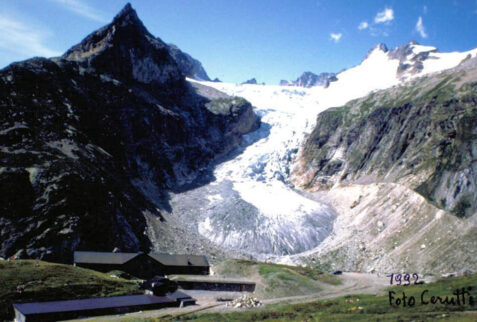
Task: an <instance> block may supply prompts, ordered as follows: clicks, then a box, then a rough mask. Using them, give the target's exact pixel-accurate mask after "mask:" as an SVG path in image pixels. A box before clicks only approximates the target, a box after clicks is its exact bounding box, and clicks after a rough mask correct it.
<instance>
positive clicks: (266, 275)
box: [213, 259, 341, 299]
mask: <svg viewBox="0 0 477 322" xmlns="http://www.w3.org/2000/svg"><path fill="white" fill-rule="evenodd" d="M213 270H214V273H215V275H217V276H219V277H229V278H246V279H248V280H253V281H255V282H256V288H255V293H256V295H257V296H258V297H259V298H261V299H266V298H277V297H286V296H297V295H307V294H314V293H317V292H319V291H322V290H323V289H326V288H329V287H333V285H339V284H341V280H340V279H339V278H338V277H336V276H335V275H331V274H328V273H324V272H321V271H319V270H316V269H310V268H306V267H300V266H287V265H279V264H271V263H263V262H255V261H249V260H237V259H230V260H226V261H223V262H221V263H220V264H218V265H217V266H215V267H213Z"/></svg>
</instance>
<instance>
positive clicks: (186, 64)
mask: <svg viewBox="0 0 477 322" xmlns="http://www.w3.org/2000/svg"><path fill="white" fill-rule="evenodd" d="M168 47H169V48H168V49H169V54H170V55H171V56H172V58H173V59H174V60H175V62H176V64H177V66H178V67H179V69H180V70H181V72H182V74H184V75H185V76H187V77H190V78H193V79H195V80H199V81H210V78H209V75H207V72H206V71H205V69H204V67H203V66H202V63H201V62H200V61H198V60H197V59H195V58H193V57H192V56H190V55H189V54H187V53H185V52H183V51H182V50H180V49H179V48H178V47H177V46H176V45H174V44H169V45H168Z"/></svg>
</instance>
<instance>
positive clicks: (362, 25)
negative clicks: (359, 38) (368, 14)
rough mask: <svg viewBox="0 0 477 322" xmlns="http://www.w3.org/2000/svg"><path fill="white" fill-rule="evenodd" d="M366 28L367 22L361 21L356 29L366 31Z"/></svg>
mask: <svg viewBox="0 0 477 322" xmlns="http://www.w3.org/2000/svg"><path fill="white" fill-rule="evenodd" d="M368 27H369V24H368V22H367V21H362V22H361V23H360V24H359V26H358V29H359V30H363V29H366V28H368Z"/></svg>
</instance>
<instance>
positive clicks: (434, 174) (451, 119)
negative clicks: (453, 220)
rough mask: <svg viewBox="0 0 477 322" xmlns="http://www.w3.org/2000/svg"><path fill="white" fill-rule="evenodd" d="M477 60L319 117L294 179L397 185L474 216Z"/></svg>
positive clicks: (314, 183)
mask: <svg viewBox="0 0 477 322" xmlns="http://www.w3.org/2000/svg"><path fill="white" fill-rule="evenodd" d="M476 66H477V59H475V58H474V59H471V60H469V61H467V62H465V63H463V64H461V65H459V66H458V67H456V68H455V69H453V70H450V71H447V72H443V73H441V74H439V75H435V76H428V77H425V78H419V79H416V80H414V81H412V82H411V83H409V84H406V85H404V86H401V87H395V88H392V89H388V90H383V91H378V92H376V93H373V94H371V95H369V96H367V97H365V98H362V99H357V100H354V101H351V102H349V103H347V104H346V105H345V106H343V107H338V108H332V109H329V110H327V111H325V112H323V113H321V114H320V115H319V116H318V119H317V124H316V127H315V129H314V131H313V132H312V133H311V134H310V136H309V137H308V139H307V141H306V144H305V145H304V147H303V149H302V152H301V157H300V161H299V166H298V169H297V171H296V175H297V179H296V182H297V183H299V184H300V185H301V186H303V187H305V188H308V189H329V188H331V187H332V186H334V185H335V184H337V183H342V182H346V183H371V182H396V183H400V184H404V185H406V186H408V187H410V188H411V189H414V190H415V191H417V192H419V193H421V194H422V195H423V196H424V197H426V198H427V199H428V200H430V201H431V202H433V203H434V204H435V205H436V206H438V207H441V208H443V209H445V210H448V211H451V212H453V213H455V214H456V215H457V216H460V217H466V216H471V215H473V214H474V213H475V212H476V211H477V194H476V186H477V168H476V166H475V160H476V158H477V150H476V148H477V140H476V136H475V135H476V133H477V108H476V102H477V92H476V88H477V77H476V74H477V67H476Z"/></svg>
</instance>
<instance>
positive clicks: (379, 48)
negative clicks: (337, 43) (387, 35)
mask: <svg viewBox="0 0 477 322" xmlns="http://www.w3.org/2000/svg"><path fill="white" fill-rule="evenodd" d="M376 51H382V52H385V53H387V52H388V51H389V49H388V47H387V46H386V45H385V44H383V43H379V44H377V45H376V46H374V47H373V48H371V49H370V50H369V51H368V52H367V54H366V56H364V59H363V60H366V59H368V58H369V56H371V54H372V53H374V52H376Z"/></svg>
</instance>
